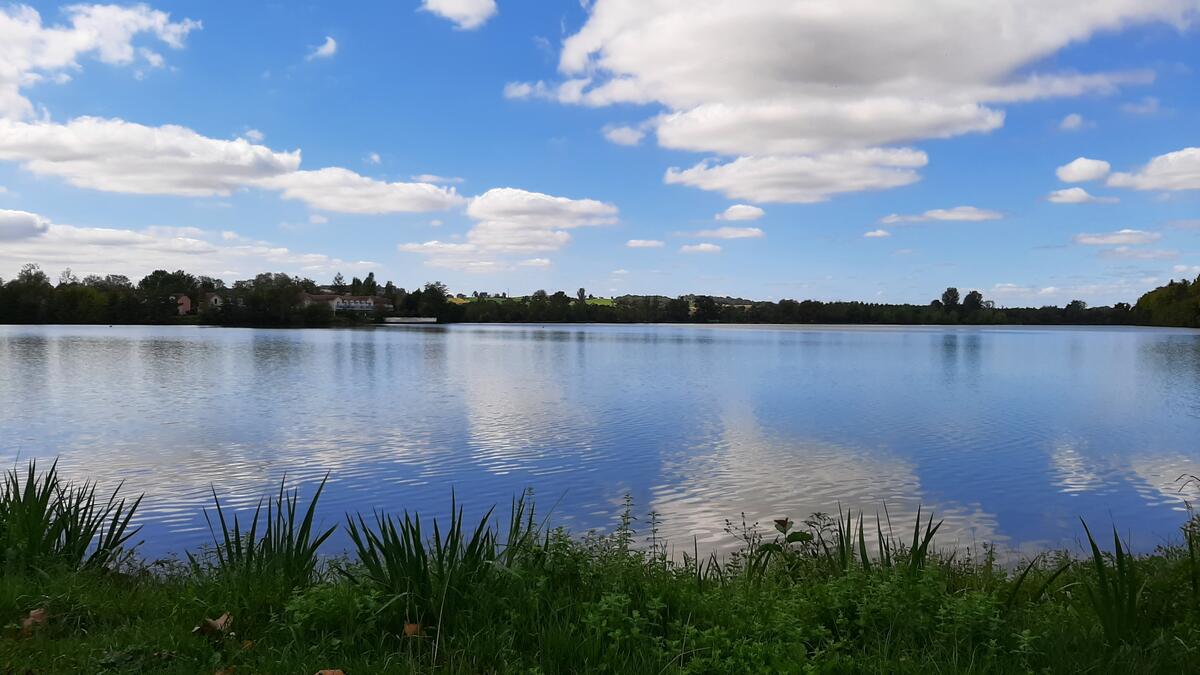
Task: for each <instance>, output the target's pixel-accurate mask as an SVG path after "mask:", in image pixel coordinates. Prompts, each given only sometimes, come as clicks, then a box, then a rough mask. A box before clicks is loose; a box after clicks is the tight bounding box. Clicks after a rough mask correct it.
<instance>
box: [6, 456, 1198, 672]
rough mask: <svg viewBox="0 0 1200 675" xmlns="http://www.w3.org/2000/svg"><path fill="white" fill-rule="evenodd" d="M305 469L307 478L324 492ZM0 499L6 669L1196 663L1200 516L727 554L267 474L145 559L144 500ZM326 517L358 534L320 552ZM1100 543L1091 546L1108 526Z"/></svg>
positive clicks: (790, 544) (775, 668) (51, 494)
mask: <svg viewBox="0 0 1200 675" xmlns="http://www.w3.org/2000/svg"><path fill="white" fill-rule="evenodd" d="M322 487H323V486H322ZM3 489H4V492H3V494H2V495H0V555H2V556H3V559H2V560H0V564H2V565H3V569H4V570H5V573H4V575H3V578H2V579H0V615H2V617H3V624H4V628H3V634H2V635H0V669H2V670H3V672H20V673H79V672H88V673H144V672H154V673H210V672H214V673H240V672H247V673H274V672H278V673H312V672H317V671H318V670H322V669H325V670H334V671H336V670H341V671H343V672H345V673H375V672H401V673H403V672H412V673H418V672H420V673H426V672H446V673H582V672H589V673H590V672H613V673H761V672H781V673H791V672H794V673H806V672H828V673H859V672H881V673H882V672H887V673H900V672H911V673H928V672H1013V673H1016V672H1021V673H1025V672H1056V673H1057V672H1128V673H1161V672H1194V671H1195V670H1196V667H1197V663H1198V661H1197V659H1200V559H1198V558H1200V531H1198V529H1197V526H1198V523H1197V521H1195V520H1193V521H1190V522H1189V523H1188V524H1187V525H1185V526H1184V528H1183V530H1182V532H1181V534H1180V537H1178V538H1177V539H1178V540H1177V542H1176V543H1175V544H1171V545H1164V546H1162V547H1160V548H1159V549H1158V550H1157V551H1155V552H1154V553H1152V554H1147V555H1137V556H1135V555H1131V554H1130V553H1129V552H1128V551H1127V550H1125V547H1124V545H1123V544H1122V542H1121V539H1120V538H1119V537H1118V536H1117V535H1116V533H1115V530H1114V531H1113V533H1112V535H1111V536H1104V535H1102V534H1101V533H1100V532H1099V531H1098V530H1089V529H1088V528H1087V525H1084V524H1082V523H1081V526H1080V530H1081V537H1083V538H1085V539H1086V542H1087V543H1086V544H1085V546H1086V548H1085V550H1084V551H1083V552H1082V555H1080V556H1079V557H1075V556H1072V555H1070V554H1068V553H1065V552H1063V553H1050V554H1043V555H1040V556H1037V557H1035V558H1033V559H1031V560H1028V561H1026V562H1024V563H1022V564H1020V565H1018V566H1015V567H1012V568H1011V569H1008V568H1004V567H1002V566H1000V565H998V564H996V560H995V557H994V555H993V554H992V552H991V550H990V549H988V548H986V547H985V548H984V549H982V551H981V552H975V553H971V552H966V551H958V552H957V553H956V552H952V551H949V550H944V549H941V548H939V546H938V540H937V536H938V531H939V526H940V523H939V522H938V521H937V520H936V518H935V517H933V516H932V515H930V514H921V513H918V514H917V516H916V518H915V521H912V520H910V521H909V522H905V523H893V522H891V518H890V517H889V516H888V514H887V513H886V511H885V512H883V513H882V514H881V515H879V516H876V515H874V514H871V515H869V516H865V517H864V514H861V513H851V512H845V513H836V514H832V515H829V516H825V515H820V514H818V515H815V516H812V517H810V518H809V519H807V520H804V521H803V522H794V521H792V520H789V519H786V518H785V519H781V520H777V521H775V522H774V523H770V524H767V525H766V527H759V526H758V525H757V524H753V523H745V522H741V521H738V522H734V523H727V524H726V526H727V530H728V531H729V533H730V534H731V535H733V536H736V537H738V539H739V540H740V542H741V546H740V548H739V549H738V550H737V551H735V552H734V553H732V554H731V555H728V556H725V557H718V556H715V555H712V556H703V555H697V554H696V548H694V547H693V544H692V542H676V543H677V544H681V545H682V548H683V549H684V550H683V551H676V550H675V549H673V548H670V547H668V546H667V545H666V544H665V543H664V542H662V541H661V539H659V538H658V537H657V534H656V529H655V522H656V520H655V518H654V516H653V515H652V516H651V517H650V518H649V519H647V521H645V523H644V524H643V523H639V522H638V521H637V520H635V519H634V518H633V516H632V508H631V506H629V505H628V504H627V509H626V511H625V514H624V516H623V517H622V518H621V520H620V522H619V523H618V524H617V525H616V527H615V529H614V530H613V531H612V532H610V533H605V534H601V533H595V532H592V533H587V534H583V535H579V536H572V535H571V534H570V533H568V532H566V531H565V530H562V529H559V528H555V527H553V526H552V524H551V523H550V522H549V518H548V516H547V515H546V514H542V513H541V512H538V511H536V510H535V508H534V503H533V501H532V499H531V498H529V497H528V496H526V497H522V498H518V499H515V500H514V501H513V502H512V503H511V505H509V508H508V509H507V513H505V514H498V513H497V512H494V511H493V512H488V513H487V514H482V515H477V516H475V517H474V518H470V517H468V516H467V515H466V514H465V513H464V511H463V510H462V509H461V508H458V507H454V508H452V509H451V513H452V514H453V515H452V517H451V518H450V521H449V522H433V523H430V522H428V521H426V520H423V519H421V518H420V517H419V516H418V515H417V514H415V513H409V512H404V511H402V510H400V509H399V508H398V507H397V509H396V510H395V511H391V512H388V513H376V514H373V515H371V516H365V515H358V514H353V515H348V516H347V517H346V519H345V521H344V522H343V523H339V524H334V523H320V522H318V520H317V518H316V517H315V515H314V514H315V503H316V502H317V500H318V499H319V498H320V495H321V488H318V489H317V490H316V491H315V493H313V494H311V495H310V496H309V498H308V499H307V500H305V499H302V498H301V496H299V495H297V494H296V493H295V492H287V491H285V490H284V489H283V488H282V486H281V488H280V490H279V491H278V492H277V493H276V494H275V495H273V496H272V497H271V498H270V499H269V500H267V501H266V502H265V505H264V506H261V507H260V509H259V510H257V511H255V512H253V514H251V515H250V517H249V518H247V517H246V516H247V515H248V514H246V513H242V514H241V515H240V516H238V517H235V516H234V515H233V514H231V513H229V512H228V510H227V508H224V507H223V506H221V504H220V501H219V500H217V498H216V496H215V495H214V505H213V507H211V508H210V509H208V510H207V511H206V516H207V518H208V520H209V525H210V527H211V530H212V536H213V542H214V543H213V546H211V547H209V548H208V549H206V550H202V551H193V552H190V553H189V554H187V555H186V557H185V559H183V560H170V561H155V562H147V561H142V560H140V559H139V558H137V556H136V549H134V547H133V546H132V544H133V542H135V541H136V540H137V539H136V536H137V534H138V532H137V528H136V526H133V525H131V523H133V522H136V511H137V509H138V507H139V501H138V500H136V499H122V498H121V497H120V496H119V495H117V496H115V497H114V498H112V499H108V498H103V497H101V496H100V495H99V494H98V492H97V491H96V489H95V486H92V485H87V486H82V487H75V488H72V487H71V486H69V485H67V484H65V483H64V482H63V481H62V480H61V479H60V478H59V477H58V475H57V474H56V473H55V472H54V470H53V469H50V470H49V471H46V472H44V473H42V472H39V471H37V470H36V469H34V468H33V467H32V466H31V467H30V468H29V470H28V471H19V472H18V471H13V472H11V473H10V474H9V475H8V477H7V479H6V481H5V482H4V488H3ZM334 527H342V528H345V533H346V534H347V535H348V538H349V540H350V542H351V545H352V548H353V554H352V555H349V556H345V557H340V558H323V557H319V556H318V555H317V549H318V547H319V546H320V544H321V543H322V541H324V540H325V538H326V537H328V536H329V535H330V533H331V532H332V528H334ZM1105 544H1107V545H1105Z"/></svg>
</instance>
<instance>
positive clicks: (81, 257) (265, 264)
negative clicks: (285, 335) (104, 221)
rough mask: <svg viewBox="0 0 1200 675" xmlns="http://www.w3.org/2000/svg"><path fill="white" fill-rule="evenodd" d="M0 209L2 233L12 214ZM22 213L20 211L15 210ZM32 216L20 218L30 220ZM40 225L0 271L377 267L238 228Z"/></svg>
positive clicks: (236, 272)
mask: <svg viewBox="0 0 1200 675" xmlns="http://www.w3.org/2000/svg"><path fill="white" fill-rule="evenodd" d="M4 213H5V212H3V211H0V239H3V238H4V234H3V233H5V232H6V226H5V225H4V223H5V222H8V218H9V217H8V216H5V215H3V214H4ZM17 213H20V212H17ZM29 216H33V214H24V215H22V216H20V217H19V218H15V219H16V220H24V221H26V224H27V225H28V221H29V220H30V219H29ZM33 218H34V219H35V220H34V221H33V222H36V223H40V224H41V227H40V228H39V229H38V230H37V231H36V232H35V233H34V234H32V235H31V236H23V237H20V238H17V239H13V240H8V241H5V242H4V245H3V246H0V274H5V275H8V274H11V273H13V272H15V271H16V270H17V269H19V268H20V267H21V265H23V264H25V263H28V262H33V263H37V264H39V265H41V266H42V267H43V268H46V269H48V270H51V271H53V270H57V269H62V268H64V267H70V268H71V269H72V270H74V271H75V272H76V273H77V274H80V275H82V274H93V273H94V274H124V275H126V276H129V277H130V278H133V279H137V278H138V277H141V276H143V275H145V274H148V273H149V272H150V271H152V270H155V269H164V268H165V269H186V270H188V271H190V272H192V273H195V274H207V275H211V276H216V277H223V278H227V279H228V278H237V277H238V276H246V277H248V276H250V275H253V274H256V273H258V272H261V271H262V270H264V269H271V270H278V271H284V272H289V273H292V274H300V275H304V276H314V277H319V276H326V275H329V274H333V273H334V272H335V271H339V270H340V271H345V272H366V271H369V270H372V269H376V268H378V267H379V265H378V263H375V262H372V261H369V260H357V261H356V260H343V259H340V258H336V257H331V256H328V255H325V254H322V253H302V252H297V251H292V250H291V249H288V248H287V247H283V246H274V245H272V244H269V243H267V242H261V241H252V240H248V239H246V238H244V237H241V236H239V235H237V234H236V233H234V232H225V233H218V232H210V231H205V230H199V229H197V228H191V227H183V228H179V227H154V228H147V229H144V230H130V229H118V228H102V227H77V226H73V225H60V224H54V223H49V222H47V221H46V219H44V218H41V217H39V216H33Z"/></svg>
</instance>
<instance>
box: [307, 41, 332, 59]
mask: <svg viewBox="0 0 1200 675" xmlns="http://www.w3.org/2000/svg"><path fill="white" fill-rule="evenodd" d="M337 50H338V44H337V40H334V39H333V38H331V37H329V36H328V35H327V36H325V41H324V42H322V43H321V44H319V45H317V46H316V47H313V48H312V51H310V52H309V53H308V56H307V57H305V58H306V59H307V60H309V61H312V60H313V59H328V58H331V57H332V56H333V55H334V54H337Z"/></svg>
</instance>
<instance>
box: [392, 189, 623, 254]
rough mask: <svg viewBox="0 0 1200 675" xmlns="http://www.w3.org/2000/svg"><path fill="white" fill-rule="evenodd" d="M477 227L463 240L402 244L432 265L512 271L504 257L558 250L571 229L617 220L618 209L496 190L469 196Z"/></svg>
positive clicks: (586, 201) (469, 212)
mask: <svg viewBox="0 0 1200 675" xmlns="http://www.w3.org/2000/svg"><path fill="white" fill-rule="evenodd" d="M467 215H468V216H470V217H471V218H472V219H473V220H475V221H476V222H475V225H474V226H473V227H472V228H471V229H470V230H469V231H468V232H467V236H466V241H464V242H442V241H437V240H434V241H428V242H424V243H411V244H401V245H400V246H399V249H400V250H401V251H403V252H408V253H420V254H422V255H424V256H425V257H426V263H427V264H428V265H431V266H434V267H448V268H453V269H461V270H468V271H500V270H505V269H510V268H511V264H510V263H509V262H507V261H506V257H507V256H510V255H518V254H525V255H528V254H531V253H545V252H550V251H557V250H559V249H561V248H563V247H564V246H566V245H567V244H568V243H570V241H571V235H570V233H568V232H567V230H570V229H575V228H579V227H587V226H594V225H606V224H611V223H615V222H616V218H617V207H615V206H613V205H612V204H606V203H604V202H600V201H596V200H594V199H568V198H566V197H555V196H552V195H547V194H542V193H538V192H528V191H526V190H518V189H514V188H494V189H491V190H488V191H487V192H485V193H484V194H482V195H480V196H478V197H475V198H473V199H471V201H470V203H469V205H468V206H467Z"/></svg>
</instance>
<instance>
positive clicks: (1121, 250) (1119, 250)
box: [1100, 246, 1179, 260]
mask: <svg viewBox="0 0 1200 675" xmlns="http://www.w3.org/2000/svg"><path fill="white" fill-rule="evenodd" d="M1100 255H1101V256H1102V257H1105V258H1116V259H1119V260H1174V259H1175V258H1178V257H1179V251H1167V250H1161V249H1157V250H1150V249H1144V248H1131V247H1129V246H1118V247H1116V248H1110V249H1106V250H1103V251H1101V252H1100Z"/></svg>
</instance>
